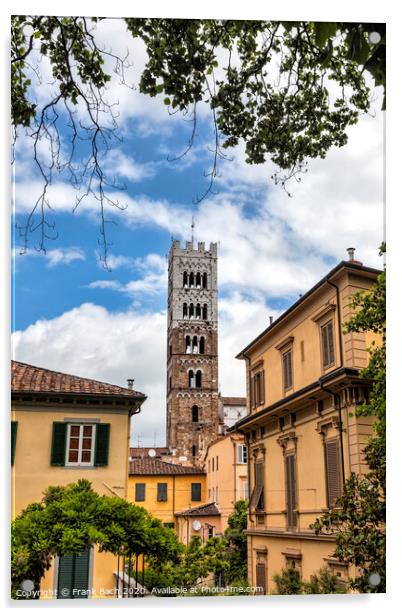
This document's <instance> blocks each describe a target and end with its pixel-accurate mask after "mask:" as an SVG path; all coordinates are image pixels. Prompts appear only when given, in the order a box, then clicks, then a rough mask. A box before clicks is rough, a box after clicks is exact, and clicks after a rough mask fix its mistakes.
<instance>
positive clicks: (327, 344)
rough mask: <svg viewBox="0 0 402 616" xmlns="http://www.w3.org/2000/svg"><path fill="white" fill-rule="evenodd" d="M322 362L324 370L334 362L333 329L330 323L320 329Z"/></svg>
mask: <svg viewBox="0 0 402 616" xmlns="http://www.w3.org/2000/svg"><path fill="white" fill-rule="evenodd" d="M321 345H322V362H323V366H324V368H327V367H328V366H331V365H332V364H333V363H334V362H335V350H334V327H333V323H332V321H329V323H326V324H325V325H323V326H322V327H321Z"/></svg>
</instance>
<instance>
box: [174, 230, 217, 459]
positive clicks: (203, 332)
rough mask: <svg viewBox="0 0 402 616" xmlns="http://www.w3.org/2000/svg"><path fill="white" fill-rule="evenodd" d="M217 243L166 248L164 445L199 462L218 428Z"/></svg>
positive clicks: (177, 242)
mask: <svg viewBox="0 0 402 616" xmlns="http://www.w3.org/2000/svg"><path fill="white" fill-rule="evenodd" d="M217 296H218V289H217V245H216V243H211V244H210V247H209V250H205V244H204V243H203V242H199V243H198V247H197V248H194V246H193V242H187V243H186V246H185V248H181V246H180V242H179V241H177V240H175V241H173V243H172V246H171V249H170V252H169V286H168V331H167V345H168V348H167V445H168V447H169V449H170V450H171V456H172V459H173V460H174V461H176V462H180V463H181V464H189V465H197V464H200V463H201V461H202V460H203V457H204V454H205V452H206V448H207V447H208V444H209V443H210V442H211V441H213V440H215V439H216V437H217V436H218V433H219V415H218V301H217V300H218V297H217Z"/></svg>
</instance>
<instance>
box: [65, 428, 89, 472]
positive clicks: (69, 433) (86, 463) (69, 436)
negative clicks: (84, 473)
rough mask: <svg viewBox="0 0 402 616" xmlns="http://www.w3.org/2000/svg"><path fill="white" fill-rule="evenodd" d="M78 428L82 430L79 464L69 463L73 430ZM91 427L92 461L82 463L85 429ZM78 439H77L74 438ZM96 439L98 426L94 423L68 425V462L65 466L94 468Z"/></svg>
mask: <svg viewBox="0 0 402 616" xmlns="http://www.w3.org/2000/svg"><path fill="white" fill-rule="evenodd" d="M73 426H74V427H75V426H78V427H79V429H80V433H79V436H78V462H69V461H68V452H69V451H70V438H71V428H72V427H73ZM87 426H90V427H91V428H92V447H91V460H90V461H89V462H82V461H80V460H81V456H82V441H83V439H84V427H87ZM73 438H76V437H73ZM95 439H96V424H92V423H69V424H68V425H67V439H66V441H67V442H66V461H65V466H93V465H94V461H95Z"/></svg>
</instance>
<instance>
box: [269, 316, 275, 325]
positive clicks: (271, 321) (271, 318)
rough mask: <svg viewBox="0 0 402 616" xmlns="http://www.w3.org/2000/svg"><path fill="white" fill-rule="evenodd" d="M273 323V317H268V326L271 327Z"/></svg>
mask: <svg viewBox="0 0 402 616" xmlns="http://www.w3.org/2000/svg"><path fill="white" fill-rule="evenodd" d="M273 322H274V317H272V316H270V317H269V324H270V325H272V323H273Z"/></svg>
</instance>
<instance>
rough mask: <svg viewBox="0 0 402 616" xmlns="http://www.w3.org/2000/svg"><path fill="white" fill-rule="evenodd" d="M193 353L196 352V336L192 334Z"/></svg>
mask: <svg viewBox="0 0 402 616" xmlns="http://www.w3.org/2000/svg"><path fill="white" fill-rule="evenodd" d="M193 353H198V338H197V336H193Z"/></svg>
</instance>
